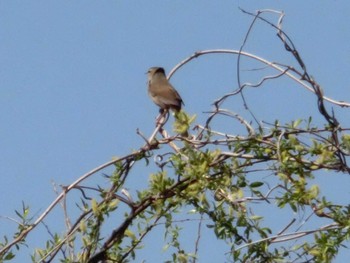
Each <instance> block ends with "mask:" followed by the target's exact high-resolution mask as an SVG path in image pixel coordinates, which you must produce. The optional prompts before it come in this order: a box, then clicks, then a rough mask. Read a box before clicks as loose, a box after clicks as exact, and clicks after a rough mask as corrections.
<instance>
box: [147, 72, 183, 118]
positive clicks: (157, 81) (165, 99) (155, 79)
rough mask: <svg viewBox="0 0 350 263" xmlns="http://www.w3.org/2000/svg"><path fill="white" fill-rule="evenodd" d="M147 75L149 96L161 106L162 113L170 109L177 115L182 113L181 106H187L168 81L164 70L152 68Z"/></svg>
mask: <svg viewBox="0 0 350 263" xmlns="http://www.w3.org/2000/svg"><path fill="white" fill-rule="evenodd" d="M147 75H148V95H149V96H150V97H151V99H152V100H153V102H154V103H155V104H156V105H158V106H159V108H160V112H163V111H164V110H169V109H171V110H173V111H174V112H175V113H178V112H179V111H181V106H182V105H185V104H184V102H183V100H182V98H181V96H180V94H179V93H178V92H177V91H176V89H175V88H174V87H173V86H172V85H171V84H170V82H169V81H168V79H167V77H166V75H165V70H164V68H162V67H151V68H150V69H149V70H148V71H147Z"/></svg>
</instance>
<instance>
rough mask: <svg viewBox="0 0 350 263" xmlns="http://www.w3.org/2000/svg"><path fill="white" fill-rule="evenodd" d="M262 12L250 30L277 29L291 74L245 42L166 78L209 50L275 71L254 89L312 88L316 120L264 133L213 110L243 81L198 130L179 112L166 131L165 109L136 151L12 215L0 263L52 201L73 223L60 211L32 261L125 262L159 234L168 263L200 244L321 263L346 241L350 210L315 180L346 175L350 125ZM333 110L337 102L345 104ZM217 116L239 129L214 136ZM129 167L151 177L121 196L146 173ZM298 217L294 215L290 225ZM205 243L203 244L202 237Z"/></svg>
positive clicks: (235, 257)
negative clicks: (64, 206) (274, 84)
mask: <svg viewBox="0 0 350 263" xmlns="http://www.w3.org/2000/svg"><path fill="white" fill-rule="evenodd" d="M261 14H262V13H261V12H259V13H258V14H257V15H255V16H254V20H253V22H252V27H253V26H254V25H255V23H256V22H257V21H259V20H261V21H263V22H264V23H268V24H269V25H271V26H272V27H273V28H275V29H276V30H277V33H278V36H279V38H280V40H281V41H282V44H283V46H284V47H285V49H286V51H287V52H290V53H291V54H292V56H293V57H294V58H295V61H296V63H297V66H298V67H296V66H292V65H291V66H281V65H278V64H277V63H272V62H267V63H266V62H264V61H265V60H263V59H261V58H257V57H255V56H253V55H250V54H247V53H244V52H243V47H244V44H245V43H244V44H243V45H242V48H241V50H239V51H223V50H217V51H203V52H197V53H196V54H194V55H193V56H192V57H190V58H188V59H187V60H185V61H184V62H182V63H181V64H180V65H179V66H178V67H176V68H175V70H174V71H173V72H172V73H171V74H173V73H174V72H175V71H176V70H177V69H179V68H180V67H182V66H183V65H185V64H187V63H189V62H190V61H191V60H192V59H193V58H196V57H198V56H201V55H205V54H208V53H229V54H230V53H235V54H238V58H239V60H240V58H241V57H242V56H250V57H252V58H254V59H257V60H259V61H260V62H263V63H266V64H268V65H269V66H270V67H272V68H274V69H275V70H277V71H279V72H278V74H277V75H275V76H274V77H271V76H269V77H264V78H263V79H262V80H261V81H260V82H259V83H258V84H257V85H256V86H261V85H262V84H263V83H265V82H266V81H267V80H271V79H272V80H273V79H277V78H280V77H281V76H289V77H291V76H293V78H295V79H296V81H297V82H298V84H300V85H303V86H307V87H308V88H309V89H310V90H312V91H313V92H314V94H315V96H316V98H317V105H316V104H315V107H317V108H318V112H319V115H320V116H322V118H323V123H321V124H318V125H316V124H315V123H314V122H313V118H312V117H310V118H309V119H305V120H303V119H296V120H294V121H291V122H290V123H287V124H280V122H279V121H278V120H276V121H275V123H270V124H269V123H264V125H263V124H262V123H261V122H259V121H256V122H255V125H253V124H252V122H249V121H247V120H246V119H245V118H243V117H242V116H240V115H239V114H237V113H234V112H232V111H231V110H227V109H224V108H222V104H223V102H225V101H226V100H227V99H228V98H230V97H233V96H237V95H242V96H243V91H244V90H245V89H246V88H248V87H249V85H247V84H240V83H239V88H238V89H237V90H236V91H234V92H232V93H230V94H226V95H224V96H222V97H221V98H220V99H219V100H217V101H215V103H214V106H215V109H214V110H213V111H212V112H210V114H209V117H208V118H207V119H206V121H205V122H204V123H203V124H202V123H196V120H195V116H189V115H188V114H187V113H185V112H180V113H179V114H178V116H177V118H176V121H175V123H174V131H175V134H176V133H178V134H176V135H169V134H168V132H167V131H166V130H165V127H164V124H165V122H166V121H167V120H168V117H169V115H168V113H167V112H164V113H163V114H162V115H161V116H160V117H159V119H158V122H157V126H156V129H155V131H154V133H153V134H152V136H151V137H150V138H149V139H145V140H146V144H145V145H144V146H143V147H141V148H140V149H139V150H137V151H134V152H133V153H131V154H129V155H127V156H124V157H121V158H116V159H115V160H112V161H110V162H107V163H106V164H103V165H101V166H100V167H97V168H96V169H94V170H93V171H90V172H89V173H87V174H86V175H84V176H82V177H81V178H79V179H78V180H77V181H76V182H74V183H72V184H71V185H69V186H67V187H64V188H63V190H62V193H61V194H59V195H58V197H57V199H56V200H55V201H54V202H53V203H52V205H51V206H50V207H49V208H48V209H47V210H46V211H45V212H44V213H43V214H42V215H41V216H40V217H38V218H37V219H36V220H34V219H33V218H30V217H29V214H30V213H29V212H30V210H29V207H28V206H25V205H24V204H23V209H22V211H21V212H16V213H17V215H18V217H19V219H20V221H19V222H18V231H17V232H16V233H15V234H14V235H13V237H12V240H11V241H10V240H9V238H8V237H4V238H3V240H2V242H1V243H0V259H1V261H10V260H11V259H13V258H14V257H15V255H16V251H17V250H19V249H21V247H22V246H24V245H25V244H26V237H27V235H29V234H30V233H31V232H32V231H34V229H36V227H37V226H38V224H39V223H40V222H42V221H43V219H44V218H45V217H46V216H47V215H48V214H50V213H51V211H53V210H52V209H53V208H55V207H56V206H57V204H59V203H60V202H61V203H65V202H76V203H77V208H78V210H79V216H77V217H76V218H75V219H73V218H71V217H69V216H68V211H66V210H65V211H64V212H65V215H66V221H72V220H74V223H73V224H67V231H66V233H64V234H60V233H58V232H56V233H52V232H51V231H49V230H48V232H49V233H50V236H51V238H50V240H48V241H47V242H46V244H45V245H44V248H40V249H39V248H37V249H35V251H34V253H33V255H32V261H33V262H58V260H60V262H67V263H68V262H88V263H94V262H100V261H106V262H131V261H133V260H135V259H136V258H137V256H138V254H139V253H140V252H141V251H142V250H143V249H147V244H148V243H151V242H152V239H147V238H148V236H152V234H153V233H154V232H155V233H157V232H161V233H162V234H163V236H162V238H164V245H163V249H164V251H166V252H168V254H166V255H168V261H167V262H195V261H197V260H200V259H201V256H200V248H201V244H202V243H203V242H206V244H208V243H214V242H221V243H220V244H224V246H225V250H223V251H226V252H225V257H226V260H227V261H228V262H293V261H298V262H301V261H305V262H331V261H332V259H334V257H335V256H336V255H337V254H338V253H339V250H340V249H342V248H343V247H344V246H345V242H346V241H348V239H349V227H350V220H349V218H350V205H349V204H346V205H341V204H337V203H334V202H332V201H331V200H329V198H328V197H327V196H324V195H322V194H321V192H322V191H321V189H320V186H319V185H318V184H317V176H319V175H320V174H322V173H329V172H330V171H333V172H337V173H344V174H348V173H349V172H350V167H349V166H348V164H347V161H348V160H349V149H350V139H349V138H350V134H349V129H350V128H346V127H342V125H341V123H339V122H338V120H337V118H336V116H334V114H333V113H329V112H328V110H327V107H326V106H325V101H326V100H327V98H326V97H325V96H324V95H323V92H322V90H321V88H320V86H319V85H318V84H317V82H316V81H315V80H314V79H313V78H312V77H310V75H309V73H308V72H307V70H306V67H305V64H304V62H303V60H302V59H301V57H300V55H299V53H298V51H297V50H296V49H295V47H294V45H293V43H292V42H291V40H290V39H289V37H288V36H287V35H286V34H285V33H284V32H283V30H282V29H281V24H277V25H274V24H272V23H271V22H269V21H267V20H266V19H265V18H263V17H262V16H261ZM281 20H282V19H280V21H281ZM249 33H250V31H248V33H247V36H248V35H249ZM297 68H299V70H300V71H299V70H297ZM251 86H254V85H251ZM328 101H329V100H328ZM331 102H332V103H333V105H335V106H340V107H349V106H350V104H348V103H345V102H335V101H331ZM252 116H253V119H254V118H255V116H254V115H252ZM219 117H220V118H224V119H225V122H226V123H230V122H234V123H240V124H241V128H242V127H243V129H242V130H245V132H244V133H242V134H240V135H237V134H233V133H232V134H230V133H227V132H223V131H221V130H220V126H219V130H215V129H214V128H213V126H215V124H213V123H214V121H216V120H217V119H218V118H219ZM186 131H187V132H188V134H187V132H186ZM139 134H140V136H143V135H142V134H141V133H139ZM179 134H180V135H179ZM156 135H159V138H158V137H156ZM153 160H155V161H153ZM111 165H114V169H115V170H114V171H113V172H112V173H111V174H109V175H104V176H103V178H104V180H105V181H107V182H108V185H107V186H103V187H102V186H96V185H91V186H87V183H86V184H83V183H85V182H86V180H87V178H89V177H91V176H92V175H96V174H97V172H99V171H101V170H102V169H104V168H106V167H109V166H111ZM137 166H138V167H144V168H145V169H144V171H148V170H151V172H150V173H149V179H148V186H144V188H139V189H127V187H126V186H127V179H130V178H132V177H136V176H139V177H140V179H139V180H145V178H146V177H147V176H148V174H146V176H145V174H144V176H141V175H140V174H139V173H140V172H139V171H138V170H137V169H136V167H137ZM73 191H76V192H79V193H80V201H79V202H78V201H76V200H71V199H70V198H69V194H70V193H71V192H73ZM281 218H283V220H282V219H281ZM286 218H288V219H289V220H288V221H286V220H285V219H286ZM297 218H299V219H300V218H301V219H302V220H299V224H297V223H296V222H297V221H298V220H297ZM300 222H302V223H300ZM188 224H190V227H188ZM189 228H190V229H191V230H190V231H191V237H192V238H193V240H192V241H191V242H192V244H193V247H189V246H188V244H189V242H187V241H186V240H184V237H185V238H188V236H189V235H186V234H185V233H184V232H185V231H188V229H189ZM48 229H49V227H48ZM208 233H210V234H208ZM203 235H205V236H210V235H211V237H212V238H211V239H210V240H209V241H208V240H203V239H202V236H203ZM214 237H215V238H214ZM216 239H217V240H216Z"/></svg>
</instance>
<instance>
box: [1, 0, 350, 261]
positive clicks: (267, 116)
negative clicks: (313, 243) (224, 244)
mask: <svg viewBox="0 0 350 263" xmlns="http://www.w3.org/2000/svg"><path fill="white" fill-rule="evenodd" d="M238 7H241V8H243V9H245V10H247V11H252V12H255V10H257V9H276V10H283V11H284V12H285V14H286V17H285V19H284V30H285V31H286V32H287V33H288V34H289V36H290V37H291V38H292V39H293V41H294V44H295V45H296V47H297V48H298V50H299V52H300V54H301V55H302V57H303V59H304V62H305V63H306V65H307V67H308V70H309V72H310V73H311V74H312V76H313V77H314V78H315V79H316V80H317V81H318V82H319V83H320V84H321V85H322V87H323V89H324V92H325V95H327V96H329V97H332V98H334V99H337V100H345V101H350V92H349V89H350V87H349V81H348V76H349V65H350V45H349V40H350V27H349V18H348V10H350V3H349V1H318V2H317V3H316V2H314V1H300V2H298V3H296V1H260V0H256V1H220V3H218V2H217V1H198V0H197V1H187V2H186V4H184V3H182V2H180V1H25V2H24V1H15V0H12V1H1V2H0V58H1V63H0V109H1V113H0V123H1V124H2V125H1V126H2V127H1V129H0V147H1V150H0V176H1V182H2V183H1V185H0V199H1V200H6V202H1V203H0V216H10V217H15V213H14V210H15V209H17V210H19V209H20V207H21V202H22V200H23V201H24V202H25V203H26V204H28V205H30V207H31V211H32V215H34V216H35V215H38V214H40V212H42V211H43V210H44V209H45V208H46V207H47V206H48V205H49V204H50V202H51V201H52V200H53V199H54V197H55V193H54V191H53V187H52V181H54V182H56V183H57V184H63V185H67V184H69V183H71V182H73V181H74V180H75V179H77V178H78V177H80V176H81V175H82V174H84V173H85V172H87V171H89V170H91V169H92V168H94V167H96V166H98V165H100V164H102V163H104V162H106V161H108V160H110V159H111V158H112V157H113V156H122V155H125V154H127V153H129V152H130V151H132V149H137V148H139V147H140V146H142V144H143V140H142V139H141V138H140V137H139V136H138V135H137V134H136V129H137V128H139V129H140V130H141V131H142V133H143V134H145V136H146V137H147V136H149V134H150V133H151V132H152V130H153V128H154V119H155V116H156V115H157V112H158V109H157V107H156V106H155V105H154V104H153V103H152V102H151V100H150V99H149V98H148V96H147V91H146V75H145V74H144V73H145V72H146V71H147V69H148V68H149V67H151V66H163V67H165V69H166V70H167V71H169V70H170V69H172V68H173V67H174V66H175V65H176V64H178V63H179V62H180V61H181V60H183V59H185V58H186V57H187V56H189V55H191V54H193V53H194V52H196V51H198V50H205V49H235V50H238V49H239V47H240V45H241V43H242V41H243V38H244V36H245V34H246V31H247V29H248V27H249V24H250V21H251V19H252V17H249V16H247V15H244V14H243V13H242V12H241V11H240V10H239V9H238ZM268 17H270V18H271V19H272V20H273V21H276V20H277V17H276V16H272V15H269V16H268ZM275 35H276V34H275V32H273V31H272V30H271V29H270V28H268V27H267V26H266V25H262V24H260V25H259V26H257V27H256V28H255V29H254V32H253V33H252V36H251V38H250V39H249V43H248V45H247V47H246V51H247V52H251V53H254V54H256V55H258V56H261V57H263V58H265V59H268V60H272V61H282V62H284V63H290V62H291V61H292V59H291V57H290V56H288V55H287V54H286V53H285V52H283V49H282V47H281V44H280V42H279V41H278V39H277V38H276V36H275ZM246 63H247V64H244V62H243V65H247V68H249V67H248V66H249V62H246ZM235 65H236V57H234V56H228V55H210V56H206V57H201V58H199V59H196V60H193V61H192V62H191V63H189V64H188V65H186V66H185V67H183V68H182V69H181V70H180V71H178V72H177V73H176V74H175V75H174V76H173V78H172V80H171V81H172V83H173V84H174V86H175V87H176V88H177V90H178V91H179V92H180V94H181V96H182V98H183V99H184V101H185V110H186V111H187V112H188V113H190V114H197V116H198V121H200V120H203V119H205V117H206V115H205V114H203V113H202V112H204V111H208V110H210V109H211V108H212V106H211V103H212V102H213V101H214V99H217V98H218V97H220V96H221V95H223V94H225V93H227V92H229V91H232V90H233V89H235V88H236V86H237V82H236V74H235ZM243 76H244V81H251V79H249V78H250V77H251V76H252V74H250V73H249V72H248V73H244V74H243ZM246 94H247V95H246V96H247V98H248V102H249V103H250V105H251V107H252V110H253V111H254V112H255V113H256V114H257V117H258V118H259V119H260V120H266V121H271V122H273V121H274V120H275V119H282V120H283V121H282V122H287V121H290V120H293V119H297V118H300V117H304V118H307V117H308V116H310V115H312V114H316V110H315V109H316V107H315V102H316V100H315V98H314V96H313V95H312V94H311V93H310V92H308V91H306V90H305V89H303V88H301V87H300V86H297V85H295V83H293V82H291V81H289V80H283V81H277V82H276V83H271V85H266V86H265V87H264V88H263V89H251V90H249V91H247V93H246ZM301 99H302V102H301V103H300V100H301ZM270 102H273V103H270ZM232 103H234V105H235V106H234V107H233V108H234V109H235V111H236V112H239V113H241V114H242V115H243V116H245V115H246V114H247V113H246V112H243V111H244V109H243V106H242V102H241V101H240V100H239V99H238V98H237V99H235V100H233V102H232ZM334 111H335V113H336V114H337V116H338V117H339V119H340V120H341V121H344V124H346V125H347V127H349V122H350V121H349V116H350V114H349V109H339V108H336V107H334ZM317 121H318V120H316V122H317ZM140 171H142V169H140ZM142 176H144V181H143V182H147V176H148V174H143V175H142ZM335 177H337V178H335V179H334V180H340V182H341V180H348V179H347V178H345V177H346V176H344V175H339V174H337V175H335ZM339 177H340V179H339ZM92 180H94V179H92ZM320 180H321V182H320V184H321V183H322V179H320ZM333 182H334V181H333ZM139 183H140V185H142V182H139ZM326 184H327V181H326ZM338 185H340V184H335V186H333V187H332V189H333V190H334V188H336V189H337V192H339V193H343V194H344V195H345V194H346V195H347V196H348V195H349V192H348V190H347V189H346V188H344V189H343V188H341V185H340V186H338ZM131 187H134V188H135V189H133V190H137V188H138V187H139V185H137V184H136V185H132V186H131ZM337 187H339V189H338V188H337ZM328 190H329V189H328ZM324 191H325V192H327V188H326V189H325V190H324ZM344 191H345V192H344ZM342 197H343V196H341V195H339V196H335V197H334V198H339V199H341V198H342ZM0 222H1V223H0V225H1V227H0V236H3V233H8V234H9V233H11V228H13V229H15V225H14V223H13V222H10V221H8V220H6V219H4V218H0ZM7 225H8V226H9V227H8V228H7V229H6V231H5V229H4V226H7ZM7 231H9V232H7ZM31 238H33V239H35V238H40V236H35V234H34V237H31ZM29 253H31V251H30V250H28V251H24V252H23V253H20V255H19V257H18V259H17V260H18V261H16V260H15V261H14V262H24V261H23V260H27V261H29V256H28V254H29ZM346 253H348V254H347V255H350V252H346ZM149 262H151V261H149ZM201 262H205V261H201ZM339 262H341V261H339Z"/></svg>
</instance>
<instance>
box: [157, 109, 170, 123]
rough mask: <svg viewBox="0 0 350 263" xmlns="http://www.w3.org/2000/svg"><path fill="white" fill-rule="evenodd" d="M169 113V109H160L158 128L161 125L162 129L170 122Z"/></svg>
mask: <svg viewBox="0 0 350 263" xmlns="http://www.w3.org/2000/svg"><path fill="white" fill-rule="evenodd" d="M168 119H169V111H168V110H167V109H160V110H159V115H158V117H157V119H156V126H158V125H160V126H161V127H162V126H163V125H164V124H165V123H166V122H167V121H168Z"/></svg>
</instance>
